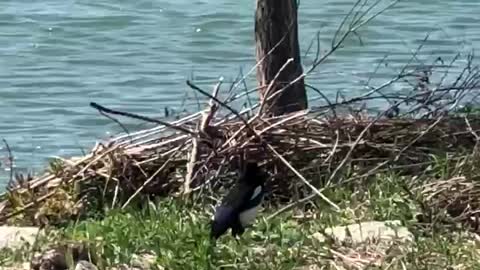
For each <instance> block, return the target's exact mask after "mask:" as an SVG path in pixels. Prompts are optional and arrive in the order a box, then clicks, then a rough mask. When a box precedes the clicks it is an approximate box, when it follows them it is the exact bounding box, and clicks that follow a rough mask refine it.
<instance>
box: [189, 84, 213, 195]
mask: <svg viewBox="0 0 480 270" xmlns="http://www.w3.org/2000/svg"><path fill="white" fill-rule="evenodd" d="M221 84H222V83H221V82H219V83H217V85H216V86H215V88H214V89H213V93H212V96H213V97H215V98H216V97H217V95H218V91H219V89H220V86H221ZM216 110H217V106H216V104H215V102H214V100H213V99H210V102H209V108H208V110H207V111H206V112H204V113H203V117H202V120H201V124H200V128H199V133H200V134H206V135H207V136H209V134H207V132H206V130H207V127H208V126H209V124H210V121H211V120H212V118H213V115H214V114H215V112H216ZM199 157H200V149H199V141H198V139H197V138H193V141H192V151H191V153H190V161H189V162H188V164H187V175H186V176H185V183H184V187H183V190H184V193H185V194H188V193H190V191H191V189H190V184H191V182H192V181H193V174H194V173H195V171H196V170H197V167H198V166H197V161H198V158H199Z"/></svg>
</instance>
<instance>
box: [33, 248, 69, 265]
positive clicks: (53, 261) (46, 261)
mask: <svg viewBox="0 0 480 270" xmlns="http://www.w3.org/2000/svg"><path fill="white" fill-rule="evenodd" d="M66 269H68V264H67V260H66V258H65V254H63V253H62V252H59V251H58V250H55V249H51V250H48V251H47V252H45V253H43V255H42V257H41V259H40V267H39V270H66Z"/></svg>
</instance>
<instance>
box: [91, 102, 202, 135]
mask: <svg viewBox="0 0 480 270" xmlns="http://www.w3.org/2000/svg"><path fill="white" fill-rule="evenodd" d="M90 106H91V107H93V108H95V109H97V110H99V111H103V112H106V113H110V114H118V115H122V116H126V117H130V118H134V119H139V120H142V121H146V122H151V123H156V124H160V125H164V126H167V127H169V128H172V129H175V130H178V131H181V132H183V133H187V134H190V135H192V136H197V134H196V133H195V132H193V131H191V130H188V129H186V128H183V127H181V126H176V125H172V124H170V123H169V122H165V121H161V120H157V119H153V118H150V117H146V116H141V115H137V114H133V113H128V112H121V111H117V110H112V109H108V108H105V107H103V106H101V105H99V104H97V103H95V102H90Z"/></svg>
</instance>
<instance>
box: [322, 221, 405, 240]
mask: <svg viewBox="0 0 480 270" xmlns="http://www.w3.org/2000/svg"><path fill="white" fill-rule="evenodd" d="M400 224H401V223H400V221H398V220H397V221H370V222H362V223H360V224H351V225H348V226H338V227H333V228H328V229H326V230H325V234H327V235H328V236H330V237H333V238H334V239H335V240H336V241H338V242H344V241H345V240H349V241H351V242H353V243H357V244H358V243H363V242H365V241H368V240H372V239H375V240H380V241H382V240H383V241H389V240H393V239H395V240H397V241H401V242H411V241H413V235H412V233H411V232H410V231H409V230H408V229H407V228H406V227H403V226H400ZM313 238H315V239H317V240H318V241H321V242H323V241H325V236H324V235H323V234H321V233H318V232H317V233H315V234H313Z"/></svg>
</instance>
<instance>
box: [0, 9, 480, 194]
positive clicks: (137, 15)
mask: <svg viewBox="0 0 480 270" xmlns="http://www.w3.org/2000/svg"><path fill="white" fill-rule="evenodd" d="M353 2H354V1H353V0H302V1H301V4H300V10H299V24H300V26H299V27H300V45H301V48H302V52H303V53H306V52H307V48H308V47H309V45H310V43H311V41H312V40H313V39H314V36H315V34H316V33H317V32H318V31H319V33H320V41H321V50H322V51H323V50H326V49H328V46H329V44H330V41H331V38H332V36H333V33H334V32H335V29H336V28H337V27H338V25H339V24H340V22H341V19H342V17H343V16H344V15H345V14H346V13H347V11H348V10H349V9H350V7H351V6H352V4H353ZM370 2H374V1H373V0H372V1H370ZM254 8H255V1H254V0H249V1H238V0H215V1H213V0H175V1H171V0H156V1H153V0H137V1H127V0H95V1H94V0H41V1H39V0H28V1H27V0H2V1H0V138H4V139H5V140H7V141H8V143H9V145H10V146H11V149H12V151H13V155H14V157H15V162H14V168H15V170H17V171H28V170H30V171H31V170H33V171H35V172H38V171H39V170H41V168H42V167H43V166H44V165H45V164H46V162H47V160H48V158H49V157H51V156H65V157H68V156H72V155H80V154H81V153H82V151H88V149H90V148H91V146H92V145H93V144H94V142H95V141H97V140H102V139H106V138H108V137H109V136H111V135H112V134H115V133H118V132H119V131H120V128H119V127H118V126H117V125H116V124H114V123H112V121H110V120H108V119H105V118H104V117H103V116H101V115H99V114H98V113H97V112H96V111H94V110H93V109H92V108H90V107H89V106H88V104H89V102H90V101H96V102H98V103H100V104H103V105H106V106H109V107H112V108H117V109H122V110H125V111H129V112H134V113H141V114H144V115H147V116H151V117H163V116H164V109H165V107H167V108H169V109H170V110H175V111H182V110H187V111H190V112H192V111H196V110H197V109H198V101H197V97H196V95H195V94H194V93H193V92H192V91H191V90H189V89H188V87H187V86H186V85H185V80H186V79H192V80H193V81H195V82H196V83H198V84H199V85H201V86H202V87H205V88H207V89H210V88H211V87H212V85H213V84H214V83H215V82H216V80H217V79H218V78H219V77H220V76H223V77H224V80H225V81H226V82H229V81H231V80H233V79H234V78H235V77H237V76H238V74H239V72H240V71H243V72H247V71H248V70H249V69H250V68H251V67H252V66H253V65H254V37H253V14H254ZM478 14H480V3H479V2H478V0H457V1H451V0H403V1H401V2H400V3H399V4H397V5H396V6H395V7H394V8H392V9H390V10H389V11H387V12H386V13H385V14H383V15H381V16H379V17H377V18H376V19H375V20H373V21H372V22H370V23H369V24H368V25H367V26H365V27H364V28H362V29H361V30H360V31H359V34H360V36H361V41H362V42H360V41H359V40H358V39H356V38H353V39H351V40H348V41H347V42H346V44H345V48H343V49H342V50H340V51H338V52H337V53H336V54H335V55H334V56H332V57H331V58H330V60H329V61H327V62H326V63H325V64H324V65H322V66H320V67H319V68H318V70H317V71H316V72H315V73H314V74H312V76H310V77H309V78H308V82H309V83H311V84H314V85H316V86H317V87H319V88H321V89H322V91H324V93H326V94H327V95H329V96H334V95H335V93H336V92H337V91H339V90H342V91H344V93H345V94H347V95H354V94H358V93H361V92H362V91H365V90H364V88H363V87H362V81H365V80H366V79H367V78H368V77H370V76H371V74H372V72H373V71H374V70H375V67H376V65H377V63H378V62H379V61H380V60H381V59H382V58H383V57H384V56H385V55H387V54H388V55H389V57H388V59H389V60H388V61H389V63H391V65H390V66H388V67H386V68H385V69H383V70H382V71H381V72H378V73H377V74H376V75H375V76H374V77H375V79H383V78H385V79H387V78H389V76H391V75H392V74H395V72H397V71H398V70H396V69H395V66H396V65H401V64H402V63H405V62H406V61H407V60H408V59H409V58H410V55H411V53H412V51H413V50H415V48H416V47H417V46H418V45H419V44H420V42H421V41H422V40H423V39H424V37H425V36H426V34H427V33H430V38H429V41H428V42H427V44H426V46H425V48H424V50H423V52H422V53H421V54H420V56H419V57H420V58H422V59H428V58H431V57H437V56H441V57H442V58H443V59H449V58H452V57H453V56H454V55H455V53H456V52H457V51H460V50H466V49H470V48H475V47H478V46H479V45H480V32H479V31H480V27H479V25H480V22H479V20H480V17H479V16H478ZM312 58H313V55H312V54H310V55H308V56H307V57H305V58H304V64H305V65H308V64H309V61H310V62H311V59H312ZM247 85H248V87H254V86H255V83H254V76H250V77H249V79H248V81H247ZM347 90H348V91H347ZM125 121H126V123H127V124H128V125H129V128H131V129H133V130H134V129H138V128H141V127H145V126H146V125H145V124H143V125H140V124H139V123H138V122H135V121H128V120H125ZM7 157H8V154H7V151H6V150H5V147H4V146H3V145H2V146H1V148H0V162H1V163H2V165H1V167H0V187H1V185H2V182H3V183H5V182H6V179H7V178H8V175H9V171H8V169H9V166H8V162H7Z"/></svg>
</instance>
